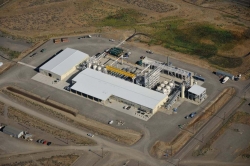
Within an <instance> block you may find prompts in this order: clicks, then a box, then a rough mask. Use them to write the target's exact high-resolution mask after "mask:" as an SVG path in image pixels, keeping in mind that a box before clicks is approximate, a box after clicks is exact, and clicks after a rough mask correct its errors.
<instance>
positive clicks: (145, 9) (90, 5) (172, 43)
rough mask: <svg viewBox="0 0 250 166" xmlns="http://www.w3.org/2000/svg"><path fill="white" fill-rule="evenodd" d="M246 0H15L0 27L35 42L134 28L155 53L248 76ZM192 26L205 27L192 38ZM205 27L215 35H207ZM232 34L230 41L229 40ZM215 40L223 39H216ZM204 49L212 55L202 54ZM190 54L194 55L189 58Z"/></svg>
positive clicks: (3, 14) (6, 7) (3, 12)
mask: <svg viewBox="0 0 250 166" xmlns="http://www.w3.org/2000/svg"><path fill="white" fill-rule="evenodd" d="M246 2H247V1H241V2H240V3H239V2H236V1H217V0H212V1H204V0H198V1H191V0H186V1H184V0H175V1H172V2H171V1H162V0H154V1H153V0H147V1H143V0H122V1H115V0H98V1H90V0H76V1H74V3H72V2H71V1H70V0H60V1H49V0H45V1H39V0H27V1H25V2H23V1H21V0H17V1H10V2H9V3H7V4H5V5H4V6H3V7H2V8H1V11H0V15H1V16H0V30H1V31H3V33H4V34H6V35H11V36H14V37H16V38H24V39H26V40H29V41H32V42H37V41H41V40H44V39H48V38H50V37H53V36H60V35H76V34H86V33H102V34H108V33H110V34H111V35H110V36H111V37H113V36H116V35H119V36H120V37H121V36H122V37H123V36H124V34H123V33H127V31H128V30H129V31H131V30H132V31H133V30H134V28H136V29H137V32H143V33H148V34H150V35H151V36H153V38H152V39H150V40H148V41H146V42H145V41H143V40H139V41H140V42H142V43H144V45H142V47H144V48H148V47H149V46H150V47H152V50H154V51H155V52H157V51H158V47H159V46H160V47H161V48H164V47H165V48H166V49H167V50H168V52H169V50H172V51H170V52H169V53H170V55H171V54H172V53H173V54H175V57H176V58H178V59H180V60H182V59H183V57H184V58H185V61H186V62H190V63H194V59H195V60H197V61H198V63H196V65H197V64H201V63H202V64H206V66H208V67H209V68H215V67H216V68H224V69H225V70H227V71H229V72H232V73H233V74H238V73H241V74H243V75H242V76H243V78H245V77H246V78H248V77H249V76H250V68H249V65H248V64H249V63H250V56H246V57H245V55H248V53H249V52H250V50H249V47H248V45H249V42H250V39H249V32H248V31H250V30H249V27H250V22H249V20H247V19H249V8H248V7H247V3H246ZM24 8H25V9H26V10H23V9H24ZM13 9H14V10H13ZM37 9H39V10H37ZM12 11H15V12H12ZM69 13H70V14H69ZM31 16H32V17H31ZM196 25H201V26H202V25H205V31H201V35H200V36H195V34H198V33H194V34H192V35H188V34H191V33H190V32H192V31H193V32H198V31H196V29H195V28H194V27H195V26H196ZM207 25H209V27H210V29H209V28H208V29H207V27H206V26H207ZM48 27H49V28H48ZM211 27H212V29H211ZM116 30H119V33H118V34H114V33H113V32H114V31H116ZM211 30H212V31H211ZM247 30H248V31H247ZM208 31H210V32H212V33H209V34H214V36H215V37H214V38H211V36H212V35H205V34H206V32H208ZM204 32H205V34H204ZM224 32H225V33H224ZM247 32H248V33H247ZM181 34H182V35H181ZM175 35H177V36H175ZM218 35H219V36H220V37H217V36H218ZM125 36H127V35H125ZM173 36H174V37H173ZM204 36H205V37H204ZM232 36H233V40H228V37H229V38H231V37H232ZM172 38H173V39H172ZM224 38H225V39H224ZM218 39H223V41H220V42H218ZM131 43H132V44H135V43H136V42H131ZM155 46H156V47H155ZM205 48H206V49H205ZM211 48H212V49H211ZM211 50H212V51H211ZM179 52H182V53H184V54H180V53H179ZM208 52H211V53H209V55H210V56H212V57H204V55H207V53H208ZM162 53H163V55H164V54H166V53H165V52H162ZM190 54H191V55H192V56H187V55H190ZM203 54H204V55H203ZM214 55H216V56H214ZM199 62H201V63H199Z"/></svg>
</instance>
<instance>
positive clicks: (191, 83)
mask: <svg viewBox="0 0 250 166" xmlns="http://www.w3.org/2000/svg"><path fill="white" fill-rule="evenodd" d="M193 84H194V78H193V77H192V76H191V79H190V86H193Z"/></svg>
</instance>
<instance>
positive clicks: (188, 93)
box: [40, 47, 207, 115]
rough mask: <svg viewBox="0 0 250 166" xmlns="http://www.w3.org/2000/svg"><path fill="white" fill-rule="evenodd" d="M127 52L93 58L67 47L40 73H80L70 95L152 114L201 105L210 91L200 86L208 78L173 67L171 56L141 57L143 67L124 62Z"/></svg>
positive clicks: (117, 50) (114, 51)
mask: <svg viewBox="0 0 250 166" xmlns="http://www.w3.org/2000/svg"><path fill="white" fill-rule="evenodd" d="M123 52H124V50H123V49H120V48H116V47H115V48H111V49H109V51H106V50H105V51H104V52H103V53H98V54H97V55H94V56H91V57H89V56H88V55H87V54H85V53H83V52H80V51H78V50H74V49H71V48H67V49H65V50H64V51H62V52H61V53H60V54H58V55H57V56H56V57H54V58H53V59H51V60H50V61H49V62H47V63H46V64H45V65H43V66H42V67H41V68H40V72H41V73H43V74H45V75H47V76H50V77H53V78H56V79H58V80H63V79H64V78H65V77H67V76H69V75H70V74H71V73H73V72H74V71H75V70H79V73H78V74H77V75H76V76H75V77H74V78H73V79H72V80H71V84H70V85H69V86H68V87H67V88H66V89H67V90H69V91H70V92H72V93H74V94H77V95H80V96H82V97H85V98H87V99H90V100H92V101H94V102H98V103H101V104H103V105H109V104H111V103H112V102H114V103H116V104H118V105H119V103H120V105H121V104H123V105H124V104H125V105H127V106H130V107H132V110H139V111H142V112H146V113H148V114H152V115H153V114H154V113H156V112H157V111H158V110H159V109H160V108H161V109H166V110H171V108H173V106H174V104H175V103H176V102H177V101H178V100H182V101H183V100H184V99H185V100H187V101H192V102H195V103H197V104H199V103H201V102H202V101H203V100H205V99H206V97H207V95H206V88H203V87H202V86H200V85H201V84H202V83H201V82H204V81H205V79H204V78H202V79H197V76H196V75H194V73H193V72H191V71H188V70H185V69H181V68H178V67H176V66H173V65H172V63H171V62H170V61H169V57H167V62H160V61H156V60H154V59H150V58H148V57H141V60H140V62H141V63H140V65H136V64H132V63H128V62H126V61H124V58H127V57H125V56H124V55H125V54H126V53H123ZM123 54H124V55H123ZM125 62H126V63H125ZM198 82H199V83H198ZM198 84H200V85H198ZM111 101H112V102H111ZM130 107H129V108H130Z"/></svg>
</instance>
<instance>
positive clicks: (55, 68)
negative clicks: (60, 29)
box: [39, 48, 89, 80]
mask: <svg viewBox="0 0 250 166" xmlns="http://www.w3.org/2000/svg"><path fill="white" fill-rule="evenodd" d="M88 58H89V55H88V54H85V53H83V52H81V51H78V50H75V49H72V48H66V49H65V50H63V51H62V52H61V53H59V54H58V55H56V56H55V57H54V58H52V59H51V60H50V61H48V62H47V63H45V64H44V65H43V66H41V67H40V69H39V71H40V73H42V74H44V75H47V76H49V77H53V78H55V79H58V80H63V79H64V78H66V77H67V76H68V75H70V74H71V73H72V72H74V71H75V70H76V66H77V65H79V64H80V63H82V62H84V61H86V60H87V59H88Z"/></svg>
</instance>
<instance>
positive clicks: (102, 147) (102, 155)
mask: <svg viewBox="0 0 250 166" xmlns="http://www.w3.org/2000/svg"><path fill="white" fill-rule="evenodd" d="M102 158H103V147H102Z"/></svg>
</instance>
